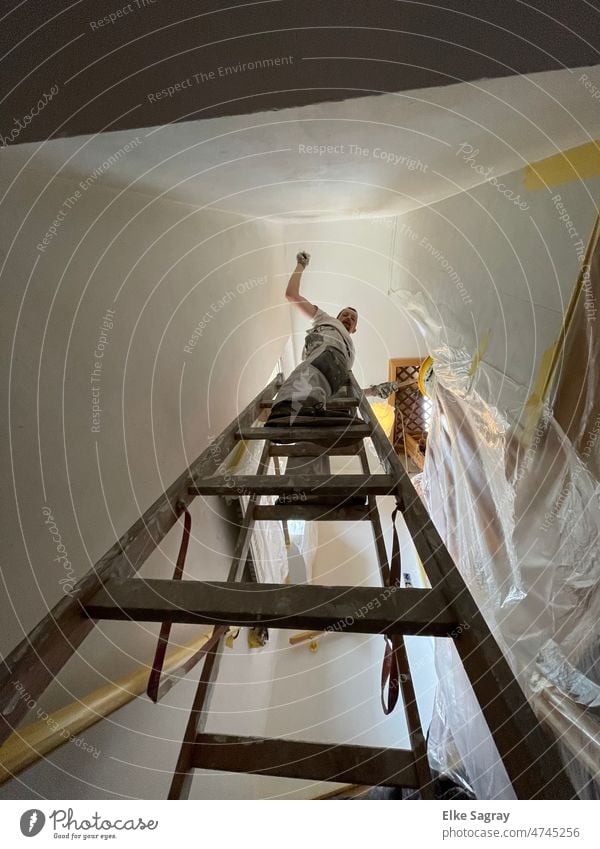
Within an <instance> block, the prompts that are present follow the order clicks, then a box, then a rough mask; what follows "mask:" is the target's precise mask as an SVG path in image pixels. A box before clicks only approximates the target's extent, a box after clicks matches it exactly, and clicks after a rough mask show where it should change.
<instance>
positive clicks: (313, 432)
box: [236, 424, 372, 442]
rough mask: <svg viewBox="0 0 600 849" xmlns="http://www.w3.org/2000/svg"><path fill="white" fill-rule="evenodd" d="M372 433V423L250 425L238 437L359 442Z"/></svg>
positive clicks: (238, 433) (294, 440)
mask: <svg viewBox="0 0 600 849" xmlns="http://www.w3.org/2000/svg"><path fill="white" fill-rule="evenodd" d="M371 433H372V428H371V425H370V424H358V425H348V426H347V427H248V428H242V429H241V430H240V431H238V432H237V433H236V439H271V440H273V439H275V440H277V441H281V440H285V441H286V442H336V441H337V440H344V442H348V441H351V442H357V441H358V440H359V439H366V438H367V437H368V436H370V435H371Z"/></svg>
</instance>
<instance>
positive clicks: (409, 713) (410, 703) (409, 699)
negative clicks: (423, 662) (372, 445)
mask: <svg viewBox="0 0 600 849" xmlns="http://www.w3.org/2000/svg"><path fill="white" fill-rule="evenodd" d="M359 457H360V464H361V468H362V470H363V472H364V473H365V475H369V474H371V471H370V468H369V458H368V457H367V452H366V450H365V445H364V443H363V444H362V447H361V451H360V453H359ZM367 503H368V506H369V512H370V519H371V527H372V530H373V542H374V543H375V551H376V554H377V562H378V564H379V574H380V576H381V583H382V585H383V586H384V587H388V586H390V564H389V560H388V556H387V551H386V547H385V540H384V537H383V528H382V527H381V517H380V515H379V508H378V506H377V499H376V498H375V496H374V495H370V496H369V498H368V502H367ZM391 639H392V650H393V652H394V654H395V655H396V656H397V658H398V665H399V669H400V690H401V692H402V705H403V707H404V715H405V717H406V724H407V726H408V733H409V738H410V744H411V747H412V751H413V755H414V761H415V771H416V774H417V778H418V781H419V790H420V792H421V795H422V797H423V799H434V798H435V795H434V792H433V779H432V776H431V770H430V768H429V760H428V758H427V744H426V741H425V734H424V733H423V726H422V725H421V717H420V716H419V709H418V706H417V696H416V693H415V689H414V687H413V681H412V674H411V669H410V663H409V660H408V654H407V652H406V646H405V643H404V637H403V636H402V634H393V635H392V638H391Z"/></svg>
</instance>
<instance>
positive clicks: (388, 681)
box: [381, 507, 402, 716]
mask: <svg viewBox="0 0 600 849" xmlns="http://www.w3.org/2000/svg"><path fill="white" fill-rule="evenodd" d="M398 510H399V508H398V507H396V509H395V510H394V512H393V513H392V526H393V529H394V535H393V541H392V560H391V563H390V582H389V586H390V587H394V588H399V587H400V575H401V566H402V558H401V554H400V540H399V538H398V531H397V529H396V516H397V515H398ZM384 639H385V652H384V655H383V665H382V667H381V707H382V708H383V712H384V714H385V715H386V716H387V715H388V714H390V713H391V712H392V711H393V710H394V708H395V707H396V704H397V703H398V696H399V695H400V664H399V660H398V653H397V650H396V648H395V646H394V641H393V639H390V638H389V637H388V636H387V634H385V635H384ZM386 686H387V699H386V693H385V688H386Z"/></svg>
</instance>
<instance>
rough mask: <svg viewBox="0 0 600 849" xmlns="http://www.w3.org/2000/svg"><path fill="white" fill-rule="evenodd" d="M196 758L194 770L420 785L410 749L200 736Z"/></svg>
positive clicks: (403, 785) (221, 735) (409, 785)
mask: <svg viewBox="0 0 600 849" xmlns="http://www.w3.org/2000/svg"><path fill="white" fill-rule="evenodd" d="M192 757H193V765H194V767H196V768H200V769H214V770H222V771H224V772H246V773H251V774H254V775H276V776H281V777H283V778H304V779H308V780H317V781H340V782H349V783H352V784H369V785H372V786H374V785H381V786H384V787H410V788H416V787H418V786H419V785H418V781H417V775H416V771H415V766H414V761H413V754H412V752H411V751H410V749H380V748H376V747H374V746H349V745H345V744H344V745H340V744H336V743H309V742H306V741H304V740H283V739H267V740H263V739H262V738H261V737H237V736H234V735H229V734H227V735H226V734H199V735H198V736H197V737H196V741H195V743H194V751H193V755H192Z"/></svg>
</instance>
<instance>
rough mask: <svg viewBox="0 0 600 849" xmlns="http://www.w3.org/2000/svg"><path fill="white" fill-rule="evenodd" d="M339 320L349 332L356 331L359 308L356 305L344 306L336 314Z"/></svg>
mask: <svg viewBox="0 0 600 849" xmlns="http://www.w3.org/2000/svg"><path fill="white" fill-rule="evenodd" d="M336 318H337V319H338V321H341V322H342V324H343V325H344V327H345V328H346V330H347V331H348V333H356V325H357V324H358V310H357V309H355V308H354V307H344V309H343V310H342V311H341V312H339V313H338V314H337V316H336Z"/></svg>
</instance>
